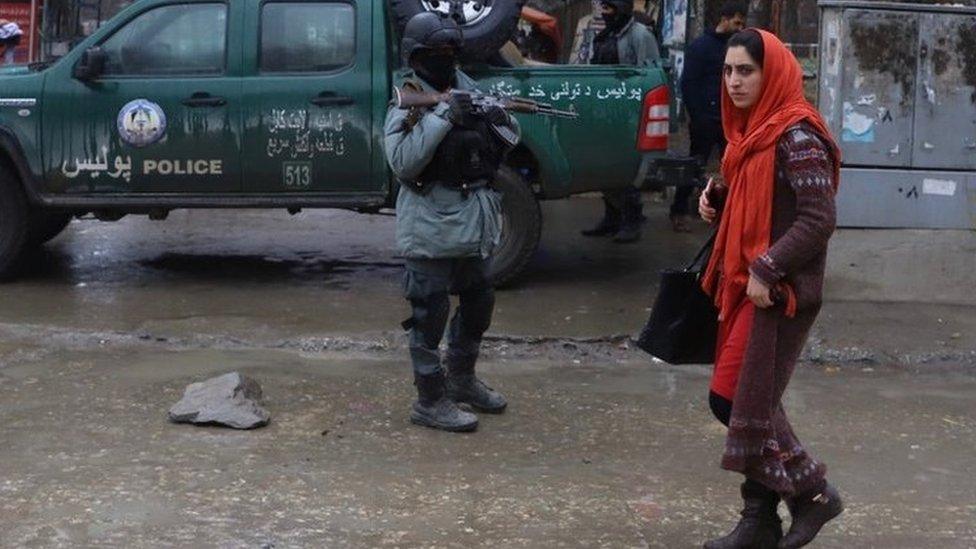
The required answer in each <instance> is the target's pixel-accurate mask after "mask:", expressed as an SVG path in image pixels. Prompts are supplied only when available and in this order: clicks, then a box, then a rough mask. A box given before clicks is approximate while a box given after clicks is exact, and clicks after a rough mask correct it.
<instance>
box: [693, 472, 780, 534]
mask: <svg viewBox="0 0 976 549" xmlns="http://www.w3.org/2000/svg"><path fill="white" fill-rule="evenodd" d="M742 499H743V501H744V502H745V506H744V507H743V509H742V513H741V514H742V518H741V519H740V520H739V524H737V525H736V526H735V530H732V533H731V534H729V535H727V536H725V537H724V538H718V539H715V540H712V541H709V542H707V543H705V549H776V543H777V542H778V541H779V540H780V538H782V537H783V524H782V521H781V520H780V519H779V514H777V512H776V506H777V505H779V495H778V494H777V493H776V492H773V491H772V490H770V489H769V488H766V487H765V486H763V485H762V484H759V483H758V482H756V481H753V480H747V481H745V482H744V483H742Z"/></svg>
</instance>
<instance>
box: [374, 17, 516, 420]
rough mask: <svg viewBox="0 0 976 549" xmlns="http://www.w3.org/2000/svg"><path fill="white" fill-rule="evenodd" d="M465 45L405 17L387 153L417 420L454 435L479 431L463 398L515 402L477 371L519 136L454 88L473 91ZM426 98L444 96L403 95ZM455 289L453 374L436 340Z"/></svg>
mask: <svg viewBox="0 0 976 549" xmlns="http://www.w3.org/2000/svg"><path fill="white" fill-rule="evenodd" d="M462 40H463V38H462V35H461V29H460V28H459V27H458V25H457V23H455V22H454V21H453V20H452V19H447V18H442V17H440V16H439V15H437V14H435V13H431V12H424V13H421V14H418V15H416V16H414V17H413V18H412V19H410V21H408V22H407V25H406V27H405V28H404V31H403V39H402V44H401V54H402V56H403V61H404V63H405V64H407V65H409V67H410V68H411V69H413V74H410V75H408V76H407V82H406V84H405V85H404V90H403V91H402V92H401V91H398V93H397V101H395V102H394V104H393V105H391V107H390V110H389V112H388V114H387V118H386V126H385V129H384V145H385V149H386V158H387V161H388V162H389V164H390V167H391V169H392V170H393V172H394V173H395V174H396V176H397V177H398V179H399V180H400V194H399V196H398V198H397V207H396V209H397V223H396V239H397V248H398V249H399V252H400V253H401V254H402V255H403V256H404V257H405V258H406V268H407V272H406V280H405V284H404V286H405V295H406V298H407V299H408V300H409V301H410V304H411V307H412V309H413V315H412V317H411V318H410V319H409V320H407V321H406V322H404V328H405V329H408V330H409V331H410V358H411V361H412V363H413V369H414V384H415V385H416V386H417V393H418V399H417V401H416V402H415V403H414V404H413V410H412V412H411V414H410V420H411V421H412V422H414V423H416V424H419V425H423V426H427V427H432V428H435V429H443V430H446V431H473V430H475V429H476V428H477V427H478V417H477V416H476V415H475V414H473V413H469V412H467V411H464V410H462V409H461V408H459V407H458V405H457V404H458V403H466V404H468V405H470V406H471V407H472V408H473V409H474V410H476V411H479V412H485V413H494V414H498V413H502V412H503V411H504V410H505V407H506V406H507V402H506V400H505V397H503V396H502V395H501V394H499V393H498V392H497V391H495V390H493V389H491V388H490V387H488V386H487V385H485V384H484V383H483V382H482V381H481V380H480V379H478V377H476V376H475V362H476V360H477V358H478V352H479V348H480V346H481V338H482V335H483V334H484V332H485V330H487V329H488V326H489V325H490V324H491V316H492V312H493V310H494V304H495V297H494V293H493V290H492V287H491V283H490V282H489V279H488V273H489V266H490V258H491V255H492V252H493V250H494V248H495V247H496V245H497V244H498V242H499V238H500V234H501V222H500V220H501V197H500V195H499V194H498V193H497V192H495V191H494V190H492V188H491V184H492V182H493V180H494V178H495V174H496V172H497V171H498V169H499V167H500V165H501V162H502V159H503V157H504V155H505V153H506V152H507V151H508V149H509V148H511V147H512V146H514V145H515V144H516V143H517V142H518V139H519V137H520V135H521V134H520V129H519V125H518V123H517V122H516V121H515V119H514V118H512V117H511V116H510V115H509V114H508V112H506V110H505V109H503V108H502V107H499V106H489V107H487V108H485V107H483V106H482V107H479V106H476V105H475V103H474V101H473V100H472V96H471V95H468V94H464V93H457V92H456V90H461V91H463V90H471V89H473V88H474V82H473V81H472V80H471V79H470V78H469V77H468V76H467V75H465V74H464V73H462V72H461V71H459V70H458V69H457V68H456V65H457V55H458V52H459V49H460V47H461V45H462ZM452 92H454V93H452ZM423 94H426V95H427V96H428V97H430V96H434V97H439V98H440V99H441V100H440V102H437V101H433V102H431V103H432V104H433V105H432V106H422V104H421V106H416V105H417V104H415V106H409V108H407V107H408V105H407V104H406V103H405V102H403V101H402V97H403V96H407V95H414V96H418V95H423ZM401 107H404V108H401ZM449 293H451V294H457V295H458V296H459V298H460V306H459V307H458V309H457V311H456V312H455V314H454V317H453V319H452V320H451V323H450V332H449V334H448V350H447V356H446V360H445V362H446V365H447V371H446V372H445V370H444V368H442V366H441V356H440V351H439V345H440V342H441V339H442V337H443V335H444V331H445V329H446V328H447V320H448V315H449V312H450V300H449V297H448V295H449Z"/></svg>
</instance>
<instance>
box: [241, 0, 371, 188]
mask: <svg viewBox="0 0 976 549" xmlns="http://www.w3.org/2000/svg"><path fill="white" fill-rule="evenodd" d="M247 6H248V8H247V9H248V12H247V15H246V19H245V28H246V29H247V32H249V33H252V32H253V33H254V34H255V35H256V36H257V40H254V41H253V43H256V44H257V46H256V47H255V48H251V51H249V52H247V53H246V54H245V60H244V64H245V77H244V104H245V107H244V108H245V135H244V190H245V191H246V192H254V193H261V194H268V193H289V192H296V193H299V192H300V193H303V194H309V193H312V194H319V193H322V195H333V196H334V195H341V194H343V193H355V194H356V196H358V197H360V198H361V197H362V194H363V193H365V192H370V191H376V192H381V191H382V189H383V182H382V181H373V179H379V178H372V177H369V167H370V161H371V152H372V150H371V149H372V135H371V127H372V119H371V104H370V101H371V99H372V97H371V93H370V86H371V70H370V68H371V65H372V63H371V55H370V52H371V50H372V48H371V36H372V33H371V29H372V25H373V23H372V12H373V9H374V8H373V2H350V1H341V0H336V1H268V2H248V3H247Z"/></svg>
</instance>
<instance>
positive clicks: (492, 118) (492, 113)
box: [485, 107, 509, 126]
mask: <svg viewBox="0 0 976 549" xmlns="http://www.w3.org/2000/svg"><path fill="white" fill-rule="evenodd" d="M485 120H486V121H487V122H488V123H489V124H491V125H493V126H508V124H509V120H508V112H506V111H505V109H503V108H501V107H491V108H490V109H488V111H487V112H485Z"/></svg>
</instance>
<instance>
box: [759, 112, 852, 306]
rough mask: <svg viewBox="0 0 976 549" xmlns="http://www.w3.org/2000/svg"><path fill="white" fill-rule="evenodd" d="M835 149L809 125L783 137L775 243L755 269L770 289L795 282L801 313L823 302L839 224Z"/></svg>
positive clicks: (775, 206)
mask: <svg viewBox="0 0 976 549" xmlns="http://www.w3.org/2000/svg"><path fill="white" fill-rule="evenodd" d="M829 150H830V149H829V148H828V147H827V146H826V145H825V144H824V143H823V141H821V139H820V138H819V137H818V136H817V134H816V133H814V132H813V130H812V128H811V127H810V126H809V125H808V124H806V123H804V122H801V123H799V124H796V125H794V126H792V127H790V128H789V129H788V130H787V131H786V132H785V133H784V134H783V136H782V137H781V138H780V140H779V142H778V143H777V147H776V170H775V173H776V175H775V178H776V189H775V192H774V201H773V228H772V235H771V239H770V242H771V243H772V244H771V245H770V248H769V251H768V252H767V253H765V254H763V255H762V256H760V257H759V258H758V259H756V261H755V262H754V263H753V264H752V266H751V267H750V272H751V273H752V274H753V275H755V276H756V277H757V278H759V279H760V280H762V281H763V282H765V283H766V284H767V285H769V286H770V287H774V286H775V285H776V283H778V282H780V281H782V280H784V279H785V281H786V282H788V283H790V284H791V285H792V286H793V289H794V291H795V292H796V297H797V306H798V308H799V309H808V308H817V307H819V305H820V303H821V299H822V288H823V276H824V269H825V267H826V260H827V241H828V240H829V239H830V236H831V234H833V232H834V227H835V223H836V209H835V205H834V196H833V195H834V185H833V179H834V169H833V163H832V161H831V157H830V152H829Z"/></svg>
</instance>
